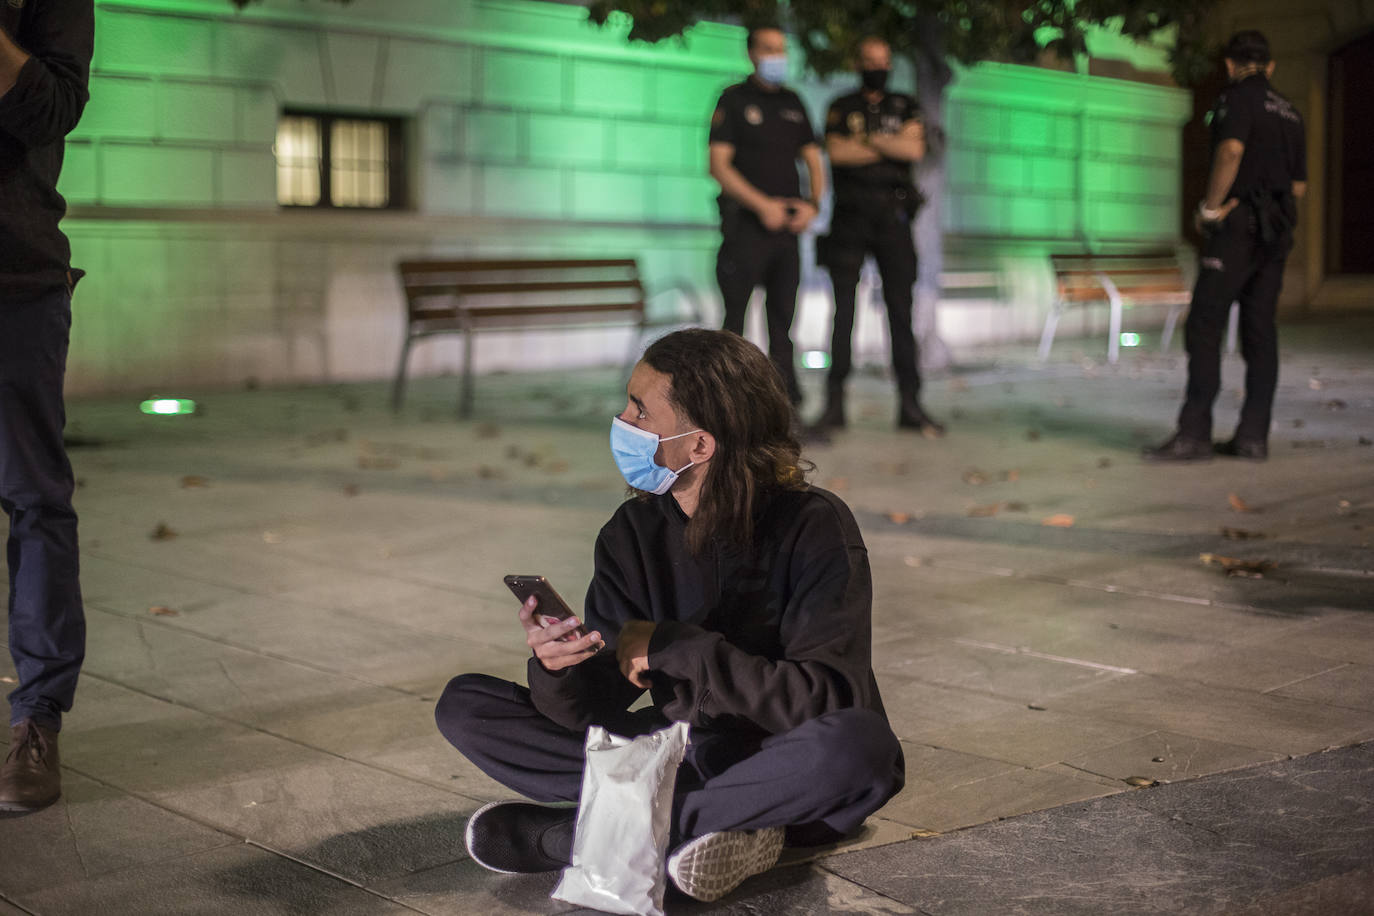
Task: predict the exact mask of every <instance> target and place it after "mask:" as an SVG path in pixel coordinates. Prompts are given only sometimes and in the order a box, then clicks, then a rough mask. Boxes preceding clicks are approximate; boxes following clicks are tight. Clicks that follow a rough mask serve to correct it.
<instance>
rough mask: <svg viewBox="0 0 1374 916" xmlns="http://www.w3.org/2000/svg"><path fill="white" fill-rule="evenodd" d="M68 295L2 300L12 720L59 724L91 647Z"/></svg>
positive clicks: (2, 456)
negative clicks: (70, 397)
mask: <svg viewBox="0 0 1374 916" xmlns="http://www.w3.org/2000/svg"><path fill="white" fill-rule="evenodd" d="M71 322H72V310H71V294H70V293H69V292H68V291H67V290H66V289H56V290H53V291H51V292H49V293H47V294H44V295H40V296H38V297H36V298H31V299H25V300H23V301H17V302H16V301H8V300H0V508H3V509H4V511H5V514H6V515H8V516H9V522H10V530H9V541H8V544H7V545H6V559H7V561H8V564H9V590H10V595H9V643H10V656H11V657H12V658H13V659H14V667H15V669H16V671H17V672H18V675H19V686H18V687H16V688H15V689H14V690H13V691H12V692H11V693H10V695H9V701H10V724H12V725H13V724H15V723H17V722H19V721H20V720H21V719H26V718H32V719H34V720H36V721H37V722H39V723H40V724H42V725H45V726H47V727H49V728H53V729H56V728H59V727H60V726H61V721H62V713H64V712H66V711H67V710H69V709H71V708H72V699H73V697H74V696H75V694H76V680H77V675H78V674H79V673H80V671H81V662H82V661H83V660H84V658H85V654H86V617H85V612H84V610H83V608H82V604H81V586H80V585H79V584H78V573H79V569H78V561H77V541H76V512H75V511H74V510H73V509H72V490H73V488H74V486H75V482H74V480H73V477H72V467H71V464H70V463H69V462H68V461H67V453H66V450H65V448H64V447H63V445H62V427H63V426H64V425H65V424H66V412H65V410H64V408H63V403H62V381H63V376H64V374H65V372H66V368H67V340H68V333H69V331H70V329H71Z"/></svg>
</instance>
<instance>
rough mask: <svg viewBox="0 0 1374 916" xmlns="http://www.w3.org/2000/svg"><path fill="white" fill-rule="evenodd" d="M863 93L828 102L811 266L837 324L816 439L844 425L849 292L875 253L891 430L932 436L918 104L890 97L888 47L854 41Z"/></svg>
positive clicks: (936, 428) (935, 430)
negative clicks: (919, 340) (923, 313)
mask: <svg viewBox="0 0 1374 916" xmlns="http://www.w3.org/2000/svg"><path fill="white" fill-rule="evenodd" d="M857 65H858V71H859V75H860V77H861V78H862V80H863V88H862V89H860V90H859V91H858V92H853V93H850V94H849V95H843V96H840V97H839V98H837V99H835V101H834V102H832V103H831V104H830V110H829V112H828V113H827V114H826V118H825V149H826V152H827V153H828V154H829V156H830V169H831V172H832V173H833V175H834V179H835V212H834V215H833V216H832V217H831V220H830V235H829V236H828V237H827V238H826V239H823V240H821V241H820V242H819V243H818V249H819V254H818V260H820V261H821V262H822V263H823V264H824V265H825V266H826V267H828V268H829V270H830V280H831V283H832V284H833V285H834V288H835V323H834V329H833V333H832V336H831V343H830V357H831V365H830V375H829V377H828V378H827V380H826V406H825V412H824V413H822V414H821V416H820V418H819V419H818V420H817V421H816V423H815V425H814V426H813V429H815V430H817V431H819V432H821V433H823V432H824V431H825V430H828V429H836V428H839V427H842V426H844V425H845V414H844V385H845V379H847V378H848V376H849V371H850V368H851V364H852V356H851V337H852V336H853V330H854V292H855V287H857V286H858V283H859V270H860V268H861V267H862V266H863V262H864V257H865V256H866V255H868V254H872V255H873V258H874V260H876V261H877V263H878V273H879V274H880V275H881V277H882V281H883V301H884V302H885V303H886V305H887V323H888V329H889V331H890V337H891V339H892V368H893V372H894V374H895V375H896V377H897V393H898V396H899V405H898V408H897V426H898V427H899V428H902V429H911V430H917V431H919V432H922V433H925V434H926V435H931V436H939V435H942V434H943V433H944V427H942V426H941V425H940V424H939V423H936V422H935V421H934V420H932V419H931V418H930V417H929V416H928V415H927V414H926V412H925V411H924V410H923V409H922V408H921V402H920V397H919V395H920V389H921V377H920V373H919V372H918V370H917V367H916V337H915V335H914V334H913V333H912V329H911V287H912V285H913V284H914V283H915V282H916V249H915V247H914V246H913V245H912V241H911V221H912V219H914V218H915V216H916V210H917V209H918V208H919V207H920V204H921V196H920V194H919V192H918V191H917V190H916V188H915V186H914V185H913V184H912V181H911V169H912V164H913V163H915V162H919V161H920V160H921V158H922V157H923V156H924V155H925V134H924V131H923V129H922V125H921V118H920V113H919V112H918V110H917V107H916V100H915V99H913V98H912V97H911V96H909V95H902V94H901V93H897V92H888V91H887V81H888V77H889V75H890V73H891V69H892V51H891V49H890V48H889V47H888V44H887V42H885V41H883V40H882V39H881V38H876V37H874V38H865V39H864V40H863V41H862V42H861V43H860V45H859V54H858V60H857Z"/></svg>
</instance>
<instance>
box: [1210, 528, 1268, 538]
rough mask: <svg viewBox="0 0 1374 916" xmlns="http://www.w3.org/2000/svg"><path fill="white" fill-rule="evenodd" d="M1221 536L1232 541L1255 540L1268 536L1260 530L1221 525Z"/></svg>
mask: <svg viewBox="0 0 1374 916" xmlns="http://www.w3.org/2000/svg"><path fill="white" fill-rule="evenodd" d="M1221 536H1222V537H1224V538H1227V539H1229V540H1232V541H1256V540H1259V539H1260V538H1265V537H1268V535H1266V534H1265V533H1264V532H1262V531H1246V530H1245V529H1244V528H1227V527H1225V526H1222V529H1221Z"/></svg>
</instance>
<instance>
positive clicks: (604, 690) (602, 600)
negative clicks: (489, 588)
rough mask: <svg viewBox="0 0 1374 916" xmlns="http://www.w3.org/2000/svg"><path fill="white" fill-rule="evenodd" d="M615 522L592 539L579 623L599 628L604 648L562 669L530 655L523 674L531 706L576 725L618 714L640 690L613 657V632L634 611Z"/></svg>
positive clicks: (562, 722) (567, 725)
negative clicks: (551, 668)
mask: <svg viewBox="0 0 1374 916" xmlns="http://www.w3.org/2000/svg"><path fill="white" fill-rule="evenodd" d="M615 524H616V520H615V519H613V520H612V521H611V522H610V523H608V524H607V525H606V527H605V528H603V529H602V530H601V534H600V535H599V536H598V537H597V539H596V554H595V572H594V573H593V575H592V583H591V586H590V587H589V588H588V589H587V599H586V601H584V602H583V606H582V623H583V625H584V626H586V627H587V629H588V630H597V631H600V633H601V638H602V639H603V640H605V642H606V648H604V649H602V650H601V651H600V652H598V653H597V654H596V655H594V656H592V657H591V658H589V659H587V660H586V661H584V662H582V663H581V664H578V665H574V666H573V667H572V668H564V669H563V670H561V671H549V670H548V669H547V668H545V667H544V665H543V663H542V662H540V661H539V659H537V658H533V657H531V658H530V660H529V670H528V672H527V679H528V683H529V685H530V695H531V698H532V700H533V702H534V707H535V709H538V710H539V711H540V712H541V713H543V714H544V715H545V716H548V717H549V718H550V719H552V720H553V721H554V722H557V723H558V724H559V725H562V726H563V727H565V728H570V729H573V730H575V731H581V730H582V729H585V728H586V727H587V726H588V725H593V724H606V723H607V722H609V721H612V720H614V719H616V718H617V717H618V716H619V715H620V714H621V713H623V712H624V711H625V710H626V709H627V708H628V707H629V706H630V704H631V703H633V702H634V701H635V700H636V699H638V698H639V696H640V695H641V694H643V693H644V691H643V689H641V688H639V687H636V686H635V685H634V684H631V683H630V682H629V681H628V680H627V679H626V678H625V676H624V675H623V674H621V673H620V666H619V664H618V663H617V662H616V657H615V640H616V635H617V634H618V633H619V632H620V627H621V626H622V625H623V624H624V622H625V621H626V620H629V619H631V617H633V616H635V615H633V614H632V613H631V612H630V611H629V607H628V606H629V597H628V595H627V594H626V582H625V575H624V572H623V570H622V568H621V564H620V563H618V562H617V561H616V554H615V551H614V550H613V548H612V541H613V540H615V537H616V528H615Z"/></svg>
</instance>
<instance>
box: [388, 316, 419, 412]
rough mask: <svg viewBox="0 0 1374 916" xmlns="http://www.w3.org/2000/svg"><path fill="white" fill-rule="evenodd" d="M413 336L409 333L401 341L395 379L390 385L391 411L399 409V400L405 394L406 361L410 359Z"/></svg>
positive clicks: (402, 398)
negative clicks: (399, 358)
mask: <svg viewBox="0 0 1374 916" xmlns="http://www.w3.org/2000/svg"><path fill="white" fill-rule="evenodd" d="M414 340H415V338H413V337H411V336H410V334H409V333H407V334H406V337H405V340H404V341H403V342H402V343H401V361H400V363H399V364H398V365H397V366H396V381H395V382H394V383H393V384H392V386H391V409H392V411H393V412H396V411H399V410H400V409H401V402H402V401H403V400H405V396H406V363H407V362H409V360H410V344H411V342H412V341H414Z"/></svg>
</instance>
